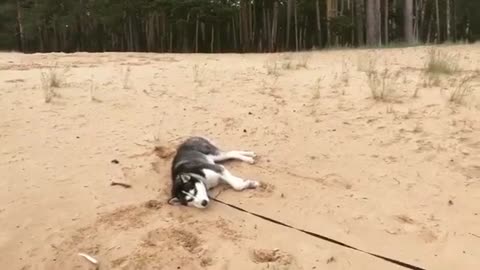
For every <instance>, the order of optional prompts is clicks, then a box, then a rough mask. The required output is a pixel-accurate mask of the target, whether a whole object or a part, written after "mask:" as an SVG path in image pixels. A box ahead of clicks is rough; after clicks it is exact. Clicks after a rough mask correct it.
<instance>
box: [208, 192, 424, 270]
mask: <svg viewBox="0 0 480 270" xmlns="http://www.w3.org/2000/svg"><path fill="white" fill-rule="evenodd" d="M210 199H211V200H213V201H216V202H218V203H221V204H223V205H226V206H228V207H231V208H233V209H235V210H238V211H241V212H244V213H247V214H250V215H252V216H255V217H258V218H261V219H263V220H266V221H269V222H272V223H275V224H278V225H280V226H283V227H287V228H290V229H294V230H296V231H299V232H302V233H305V234H308V235H310V236H313V237H316V238H319V239H322V240H324V241H327V242H330V243H333V244H336V245H339V246H342V247H346V248H349V249H352V250H355V251H359V252H362V253H364V254H368V255H370V256H374V257H377V258H379V259H382V260H385V261H387V262H390V263H393V264H396V265H399V266H401V267H404V268H407V269H412V270H426V269H425V268H422V267H419V266H415V265H412V264H409V263H406V262H402V261H399V260H396V259H392V258H389V257H385V256H382V255H378V254H375V253H371V252H368V251H365V250H361V249H359V248H356V247H354V246H351V245H348V244H345V243H343V242H341V241H338V240H335V239H332V238H330V237H327V236H323V235H321V234H318V233H314V232H310V231H307V230H303V229H299V228H296V227H293V226H292V225H288V224H285V223H283V222H281V221H278V220H275V219H272V218H269V217H266V216H263V215H260V214H257V213H253V212H250V211H248V210H245V209H243V208H241V207H238V206H236V205H233V204H229V203H226V202H223V201H221V200H219V199H217V198H213V197H211V198H210Z"/></svg>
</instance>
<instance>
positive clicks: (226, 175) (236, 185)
mask: <svg viewBox="0 0 480 270" xmlns="http://www.w3.org/2000/svg"><path fill="white" fill-rule="evenodd" d="M220 178H221V179H222V180H223V181H225V182H226V183H228V184H229V185H230V186H231V187H232V188H233V189H235V190H238V191H241V190H244V189H247V188H257V187H258V186H260V183H259V182H257V181H253V180H245V179H242V178H240V177H236V176H234V175H232V174H231V173H230V172H229V171H228V170H227V169H225V168H224V170H223V171H222V174H221V175H220Z"/></svg>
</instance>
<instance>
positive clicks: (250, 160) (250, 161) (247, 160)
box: [243, 157, 255, 164]
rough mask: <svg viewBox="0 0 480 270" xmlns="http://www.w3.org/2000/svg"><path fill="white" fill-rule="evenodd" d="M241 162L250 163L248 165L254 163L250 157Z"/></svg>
mask: <svg viewBox="0 0 480 270" xmlns="http://www.w3.org/2000/svg"><path fill="white" fill-rule="evenodd" d="M243 160H244V161H245V162H247V163H250V164H254V163H255V160H254V159H253V158H252V157H245V158H244V159H243Z"/></svg>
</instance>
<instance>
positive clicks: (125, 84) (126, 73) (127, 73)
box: [123, 66, 132, 89]
mask: <svg viewBox="0 0 480 270" xmlns="http://www.w3.org/2000/svg"><path fill="white" fill-rule="evenodd" d="M131 72H132V70H131V69H130V67H129V66H128V67H127V68H126V69H125V71H124V72H123V89H130V73H131Z"/></svg>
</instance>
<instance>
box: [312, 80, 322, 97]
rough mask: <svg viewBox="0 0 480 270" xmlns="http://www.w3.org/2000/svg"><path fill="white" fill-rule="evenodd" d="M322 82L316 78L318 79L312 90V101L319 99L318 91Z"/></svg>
mask: <svg viewBox="0 0 480 270" xmlns="http://www.w3.org/2000/svg"><path fill="white" fill-rule="evenodd" d="M322 80H323V78H318V79H317V80H316V81H315V85H314V86H313V88H312V99H313V100H314V101H316V100H319V99H320V89H321V87H322Z"/></svg>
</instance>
